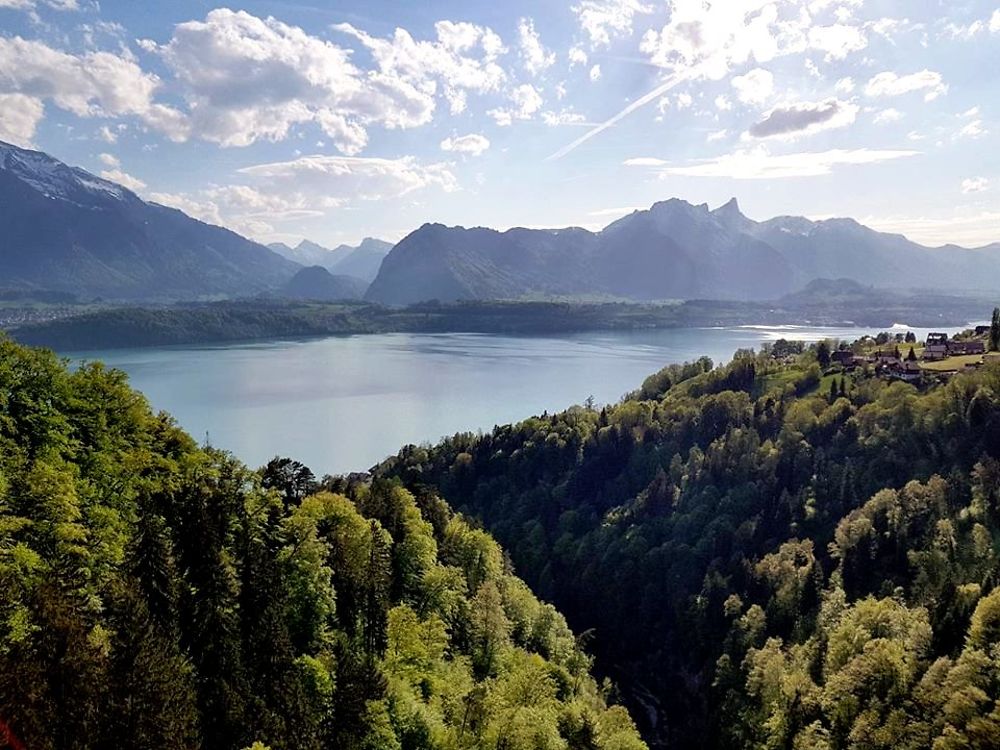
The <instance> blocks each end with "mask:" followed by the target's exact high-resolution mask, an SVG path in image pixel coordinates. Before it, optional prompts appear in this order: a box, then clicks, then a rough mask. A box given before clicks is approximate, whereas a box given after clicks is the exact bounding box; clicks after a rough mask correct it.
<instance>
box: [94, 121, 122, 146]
mask: <svg viewBox="0 0 1000 750" xmlns="http://www.w3.org/2000/svg"><path fill="white" fill-rule="evenodd" d="M97 137H98V138H100V139H101V140H102V141H104V142H105V143H117V142H118V133H116V132H115V131H114V130H112V129H111V128H109V127H108V126H107V125H101V127H100V128H98V129H97Z"/></svg>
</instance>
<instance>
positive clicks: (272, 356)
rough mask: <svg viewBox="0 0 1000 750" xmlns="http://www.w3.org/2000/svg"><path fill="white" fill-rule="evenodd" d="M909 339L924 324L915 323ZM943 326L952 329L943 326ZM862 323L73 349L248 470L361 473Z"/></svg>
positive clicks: (841, 333) (844, 334)
mask: <svg viewBox="0 0 1000 750" xmlns="http://www.w3.org/2000/svg"><path fill="white" fill-rule="evenodd" d="M914 330H915V332H916V333H917V335H918V337H922V336H923V335H924V334H925V333H926V329H914ZM942 330H948V329H942ZM871 332H872V331H869V330H867V329H854V328H843V329H832V328H806V327H794V328H790V327H784V328H782V327H778V328H768V327H740V328H725V329H721V328H720V329H671V330H654V331H627V332H625V331H623V332H590V333H580V334H570V335H565V336H499V335H491V334H470V333H446V334H404V333H398V334H379V335H366V336H344V337H332V338H323V339H311V340H302V341H269V342H264V343H244V344H231V345H225V346H198V347H166V348H150V349H118V350H108V351H91V352H72V353H67V356H69V357H70V358H72V359H73V360H75V361H83V360H97V359H99V360H103V361H104V362H105V363H107V364H108V365H109V366H112V367H117V368H119V369H121V370H124V371H125V372H126V373H128V375H129V377H130V379H131V382H132V385H133V386H134V387H135V388H138V389H139V390H140V391H142V392H143V393H145V394H146V397H147V398H148V399H149V401H150V403H151V404H152V405H153V408H154V409H158V410H159V409H164V410H166V411H169V412H170V413H171V414H173V415H174V417H176V419H177V421H178V422H179V423H180V425H181V426H182V427H183V428H184V429H185V430H187V431H188V432H189V433H190V434H191V435H193V436H194V437H195V438H197V439H199V440H203V439H205V438H206V436H207V437H208V439H209V440H210V442H211V444H212V445H214V446H217V447H220V448H225V449H226V450H230V451H232V452H233V453H235V454H236V455H237V456H238V457H240V458H241V459H243V460H244V461H246V462H247V463H249V464H250V465H252V466H259V465H261V464H263V463H265V462H267V461H268V460H269V459H270V458H272V457H273V456H275V455H283V456H291V457H293V458H296V459H298V460H299V461H302V462H303V463H305V464H306V465H308V466H309V467H310V468H312V470H313V471H314V472H315V473H316V474H317V475H322V474H326V473H342V472H349V471H361V470H365V469H368V468H370V467H371V466H372V465H374V464H375V463H377V462H378V461H380V460H382V459H383V458H385V457H386V456H388V455H391V454H393V453H395V452H396V451H397V450H398V449H399V448H400V447H401V446H403V445H406V444H408V443H420V442H425V441H431V442H433V441H436V440H438V439H439V438H441V437H442V436H445V435H452V434H454V433H456V432H464V431H476V430H489V429H491V428H492V427H493V426H494V425H496V424H504V423H507V422H514V421H517V420H520V419H523V418H525V417H529V416H531V415H534V414H540V413H542V412H543V411H546V410H548V411H550V412H551V411H557V410H561V409H564V408H566V407H568V406H570V405H572V404H578V403H582V402H583V401H584V400H585V399H586V398H587V397H588V396H593V397H594V399H595V401H597V403H599V404H600V403H609V402H615V401H617V400H618V399H619V398H620V397H621V396H622V395H623V394H624V393H626V392H628V391H630V390H633V389H635V388H637V387H638V386H639V385H640V384H641V383H642V381H643V379H644V378H645V377H646V376H647V375H649V374H651V373H653V372H655V371H656V370H658V369H660V368H661V367H663V366H664V365H667V364H671V363H676V362H684V361H688V360H693V359H697V358H698V357H700V356H702V355H707V356H709V357H711V358H712V359H713V360H715V361H716V362H722V361H727V360H728V359H730V358H731V357H732V355H733V353H734V352H735V351H736V350H737V349H739V348H745V347H755V348H758V347H759V346H760V344H761V343H762V342H764V341H768V340H774V339H776V338H780V337H784V338H789V339H792V338H794V339H802V340H807V341H815V340H819V339H822V338H827V337H839V338H843V339H847V340H853V339H855V338H857V337H859V336H861V335H862V334H864V333H871Z"/></svg>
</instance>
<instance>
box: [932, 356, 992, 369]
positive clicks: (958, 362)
mask: <svg viewBox="0 0 1000 750" xmlns="http://www.w3.org/2000/svg"><path fill="white" fill-rule="evenodd" d="M982 361H983V355H982V354H964V355H962V356H960V357H946V358H945V359H941V360H938V361H937V362H924V363H922V364H921V365H920V367H921V368H922V369H924V370H930V371H931V372H947V371H949V370H961V369H962V368H963V367H965V366H966V365H973V364H977V363H979V362H982Z"/></svg>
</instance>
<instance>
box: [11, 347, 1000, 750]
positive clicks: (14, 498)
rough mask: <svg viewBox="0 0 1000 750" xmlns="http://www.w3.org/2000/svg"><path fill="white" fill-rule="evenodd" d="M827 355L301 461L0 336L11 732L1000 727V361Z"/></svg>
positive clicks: (572, 745) (695, 372)
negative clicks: (331, 466)
mask: <svg viewBox="0 0 1000 750" xmlns="http://www.w3.org/2000/svg"><path fill="white" fill-rule="evenodd" d="M828 356H829V349H828V348H827V347H826V346H825V345H824V346H820V347H811V348H809V347H795V346H792V347H781V346H776V347H769V348H767V349H766V350H765V351H763V352H760V353H755V352H752V351H742V352H739V353H737V355H736V356H735V358H734V359H733V361H732V362H731V363H729V364H727V365H724V366H719V367H717V366H715V365H714V364H713V363H712V362H711V361H710V360H708V359H701V360H699V361H697V362H693V363H688V364H686V365H672V366H669V367H666V368H664V369H663V370H661V371H660V372H658V373H655V374H654V375H651V376H650V377H649V378H647V379H646V381H645V382H644V383H642V384H641V385H640V386H639V387H638V388H637V389H636V391H635V392H634V393H631V394H629V395H627V396H626V397H624V398H623V399H622V400H621V401H620V402H619V403H617V404H613V405H607V406H603V407H601V406H596V405H593V404H589V403H588V404H587V405H583V406H577V407H573V408H570V409H568V410H566V411H564V412H561V413H558V414H542V415H540V416H538V417H534V418H532V419H528V420H526V421H524V422H522V423H520V424H516V425H507V426H502V427H497V428H495V429H494V430H493V431H492V432H490V433H488V434H462V435H456V436H454V437H453V438H451V439H448V440H445V441H442V442H441V443H440V444H438V445H435V446H430V445H424V446H408V447H406V448H404V449H403V450H401V451H400V453H399V454H398V455H397V456H395V457H392V458H390V459H387V460H386V461H385V462H384V463H383V464H381V465H380V466H378V467H376V468H375V470H374V471H373V473H372V474H371V475H370V476H352V477H347V478H344V477H325V478H323V479H320V480H317V479H316V477H314V475H313V474H312V472H311V471H310V470H309V469H308V468H306V467H304V466H302V465H301V464H299V463H297V462H295V461H294V460H292V459H288V458H275V459H274V460H273V461H271V462H270V463H269V464H268V465H267V466H265V467H263V468H261V469H259V470H256V471H255V470H251V469H249V468H247V467H245V466H243V465H242V464H240V463H239V462H238V461H237V460H235V459H234V458H233V457H232V456H230V455H228V454H226V453H223V452H221V451H218V450H215V449H212V448H209V447H205V446H199V445H198V444H197V443H196V442H195V441H193V440H192V439H191V438H190V437H188V436H187V435H186V434H185V433H184V432H182V431H181V430H180V429H179V428H178V427H177V425H176V424H175V423H174V422H173V421H172V420H171V418H170V417H169V415H166V414H154V413H153V412H152V411H151V410H150V408H149V406H148V404H147V403H146V402H145V400H144V399H143V397H142V396H141V395H140V394H137V393H136V392H134V391H133V390H131V389H130V388H129V386H128V384H127V381H126V379H125V376H124V375H123V374H121V373H119V372H117V371H109V370H107V369H104V368H103V367H101V366H100V365H87V366H84V367H82V368H80V369H77V370H72V371H71V370H69V369H67V368H66V366H65V364H64V363H63V362H62V361H60V360H59V359H58V358H57V357H56V356H55V355H53V354H51V353H49V352H46V351H42V350H33V349H28V348H24V347H21V346H19V345H17V344H14V343H12V342H10V341H0V591H2V592H3V594H2V597H0V738H2V739H0V746H3V745H2V743H3V742H6V745H7V746H9V747H11V748H32V749H34V748H91V747H93V748H148V747H171V748H234V749H235V750H241V749H242V748H250V747H253V748H255V749H257V750H260V748H265V747H270V748H273V749H275V750H276V749H277V748H337V749H339V748H344V749H346V750H354V749H355V748H365V749H371V750H375V749H376V748H377V749H380V750H381V749H382V748H388V749H389V750H394V749H396V748H398V749H399V750H409V749H410V748H413V749H417V748H456V749H459V748H462V749H464V748H469V749H477V750H478V749H479V748H482V749H483V750H486V749H487V748H489V749H491V750H519V749H521V748H525V749H532V750H534V749H538V750H542V749H547V748H565V749H566V750H575V749H577V748H580V749H581V750H588V749H594V748H606V749H609V750H610V749H614V750H631V748H642V747H646V744H644V742H643V740H645V742H646V743H648V745H649V746H651V747H664V748H671V749H673V748H678V749H684V750H686V749H687V748H699V749H700V748H725V749H727V750H728V749H729V748H732V749H734V750H735V749H736V748H760V749H762V750H763V749H768V750H770V749H772V748H774V749H778V748H781V749H787V750H814V749H816V750H840V749H845V750H846V749H847V748H851V749H857V750H875V749H878V748H885V749H887V750H888V748H904V749H907V750H909V749H912V750H917V749H919V748H933V750H960V749H961V750H970V749H982V750H986V748H996V747H998V746H1000V588H998V586H997V582H998V574H1000V555H998V551H1000V366H998V365H996V364H986V365H984V366H982V367H980V368H978V369H975V370H970V371H968V372H964V373H961V374H958V375H955V376H954V377H952V378H950V379H949V380H948V381H947V382H943V383H942V382H937V381H934V382H927V383H924V384H920V385H911V384H907V383H903V382H892V381H890V380H887V379H883V378H880V377H876V376H875V375H874V374H872V373H870V372H867V371H865V370H864V369H859V370H857V371H855V372H852V373H850V374H849V375H848V374H846V373H836V372H830V371H826V372H825V371H824V370H822V369H821V368H820V364H819V362H818V359H823V360H824V364H825V360H826V359H827V357H828ZM494 538H495V539H496V540H497V541H494ZM498 543H499V544H498ZM501 545H502V546H501ZM515 573H516V574H517V576H520V578H518V577H515ZM522 579H523V582H522ZM529 587H530V588H529ZM533 592H534V593H533ZM536 596H537V597H538V598H536ZM540 599H541V600H543V601H548V602H552V604H551V605H549V604H544V603H542V601H540ZM560 613H563V614H560ZM563 615H565V619H564V616H563ZM571 628H572V629H571ZM574 633H576V634H578V635H574ZM588 654H592V655H593V660H592V658H591V656H588ZM591 675H596V677H595V676H591ZM630 716H631V717H632V718H630ZM633 720H635V721H636V722H637V723H638V724H639V727H638V730H637V729H636V726H635V725H634V724H633ZM640 733H641V735H642V739H640Z"/></svg>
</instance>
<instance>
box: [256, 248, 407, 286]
mask: <svg viewBox="0 0 1000 750" xmlns="http://www.w3.org/2000/svg"><path fill="white" fill-rule="evenodd" d="M268 247H269V248H271V249H272V250H274V252H276V253H278V255H280V256H282V257H283V258H287V259H288V260H291V261H294V262H296V263H299V264H300V265H303V266H322V267H323V268H325V269H326V270H327V271H329V272H330V273H332V274H335V275H338V276H353V277H354V278H357V279H362V280H364V281H365V282H368V283H371V282H372V281H373V280H374V279H375V277H376V276H377V275H378V269H379V266H381V265H382V259H383V258H385V256H386V255H388V254H389V251H390V250H392V243H391V242H385V241H383V240H377V239H374V238H373V237H366V238H365V239H363V240H362V241H361V244H359V245H338V246H337V247H335V248H334V249H333V250H330V249H328V248H325V247H323V246H322V245H318V244H316V243H315V242H312V241H310V240H302V241H301V242H300V243H299V244H298V245H296V246H295V247H290V246H288V245H286V244H285V243H284V242H272V243H271V244H270V245H268Z"/></svg>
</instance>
